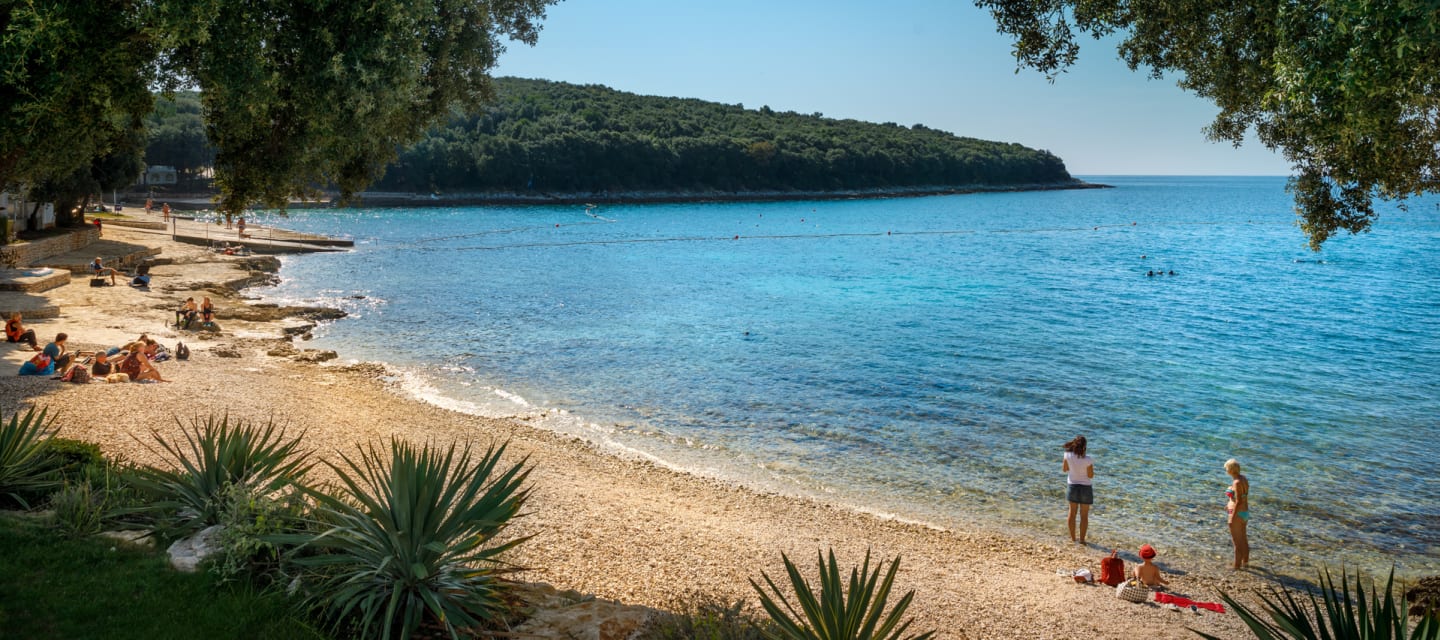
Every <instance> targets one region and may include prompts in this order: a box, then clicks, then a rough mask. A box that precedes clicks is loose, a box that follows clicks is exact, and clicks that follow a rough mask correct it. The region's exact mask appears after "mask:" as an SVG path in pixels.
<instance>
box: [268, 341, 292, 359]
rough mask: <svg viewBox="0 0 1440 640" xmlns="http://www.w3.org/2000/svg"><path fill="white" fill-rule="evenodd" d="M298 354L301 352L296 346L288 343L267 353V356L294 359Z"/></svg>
mask: <svg viewBox="0 0 1440 640" xmlns="http://www.w3.org/2000/svg"><path fill="white" fill-rule="evenodd" d="M298 353H300V350H299V349H296V348H295V345H292V344H290V343H288V342H286V343H284V344H280V345H277V346H276V347H275V348H274V349H271V350H269V351H266V352H265V355H268V356H275V357H277V358H289V357H293V356H294V355H296V354H298Z"/></svg>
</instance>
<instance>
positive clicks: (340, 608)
mask: <svg viewBox="0 0 1440 640" xmlns="http://www.w3.org/2000/svg"><path fill="white" fill-rule="evenodd" d="M504 452H505V447H504V446H503V445H502V446H500V447H499V448H496V447H491V448H489V449H487V450H486V451H485V453H484V455H482V456H480V457H479V458H478V459H472V456H471V452H470V447H469V446H468V445H467V446H465V447H464V448H460V449H457V447H456V445H454V444H452V445H450V447H449V449H447V450H444V451H440V450H436V449H431V448H429V447H424V448H417V447H415V446H413V445H410V444H408V443H406V442H404V441H401V440H398V439H397V440H391V442H390V451H389V455H385V454H383V453H382V452H381V451H378V450H376V448H375V447H374V446H373V445H371V446H369V447H362V448H361V451H360V456H359V458H358V459H351V458H349V457H346V456H341V460H342V464H332V463H329V462H326V464H327V465H329V466H330V467H331V468H332V469H334V471H335V474H336V475H337V476H338V477H339V480H340V485H341V486H342V487H344V489H345V490H346V492H347V494H348V495H345V496H341V497H337V496H333V495H329V494H327V493H325V492H323V491H319V490H313V489H312V490H309V491H308V492H309V493H310V495H311V497H312V498H313V499H314V500H315V503H316V508H317V513H316V517H315V525H317V530H318V533H314V534H291V535H282V536H276V537H275V539H276V540H277V541H279V542H283V543H297V542H298V543H301V545H302V547H301V548H300V550H301V551H315V552H318V553H315V554H313V555H299V554H297V557H295V559H294V560H295V562H296V563H297V564H300V565H301V566H306V567H310V568H312V569H314V570H315V573H314V574H313V578H314V582H313V584H310V585H309V588H308V590H309V593H308V595H307V599H308V600H309V602H310V604H311V605H314V606H318V607H321V608H323V609H326V610H328V611H329V613H330V614H331V615H332V617H333V618H335V620H336V622H337V624H344V623H347V622H348V623H357V624H358V625H359V626H360V627H362V628H363V629H364V630H365V632H366V634H367V635H368V636H372V637H373V636H376V635H378V636H382V637H384V638H391V637H394V636H398V637H400V638H409V637H410V636H411V634H413V633H414V632H415V631H416V629H417V628H419V627H420V625H421V624H422V623H434V624H440V625H442V626H443V627H444V628H445V629H446V630H447V631H448V632H449V633H450V635H451V637H452V638H453V637H458V636H457V629H459V628H465V627H474V626H478V625H480V624H482V623H484V622H485V621H491V620H494V619H496V618H497V616H498V615H499V614H500V613H502V612H503V611H504V610H505V602H504V599H503V598H502V595H503V594H502V588H501V585H500V583H499V580H498V578H499V576H500V574H501V573H503V572H504V571H505V568H504V566H503V565H502V564H501V560H500V555H501V554H503V553H504V552H506V551H508V550H509V549H511V548H513V547H514V546H515V545H518V544H520V543H521V542H523V541H525V540H526V539H527V538H519V539H515V540H511V541H508V542H505V543H503V544H497V543H496V540H495V539H496V536H497V535H498V534H499V533H500V532H501V531H503V530H504V529H505V528H506V526H507V524H508V523H509V521H510V519H511V518H513V517H515V516H516V515H518V514H519V513H520V508H521V506H522V505H523V504H524V503H525V500H526V498H527V497H528V496H529V490H528V489H522V488H521V484H522V483H523V482H524V481H525V479H526V478H527V477H528V476H529V474H530V471H529V470H528V469H525V468H524V466H525V460H521V461H520V462H519V463H516V464H514V465H512V466H510V467H509V468H508V469H505V470H503V471H500V470H499V468H500V458H501V456H502V455H503V454H504Z"/></svg>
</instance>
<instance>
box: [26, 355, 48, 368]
mask: <svg viewBox="0 0 1440 640" xmlns="http://www.w3.org/2000/svg"><path fill="white" fill-rule="evenodd" d="M30 364H33V365H35V368H36V369H39V370H40V371H44V370H46V369H49V368H50V356H48V355H45V354H43V353H37V354H35V357H33V358H31V359H30Z"/></svg>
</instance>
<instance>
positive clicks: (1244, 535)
mask: <svg viewBox="0 0 1440 640" xmlns="http://www.w3.org/2000/svg"><path fill="white" fill-rule="evenodd" d="M1087 444H1088V443H1087V442H1086V440H1085V436H1075V438H1074V439H1072V440H1070V441H1069V442H1066V443H1065V444H1064V445H1062V447H1061V448H1062V449H1064V451H1065V453H1064V456H1063V458H1062V460H1063V461H1062V462H1061V470H1062V471H1064V472H1065V474H1066V485H1067V492H1066V500H1067V501H1068V502H1069V504H1070V513H1069V516H1068V517H1067V518H1066V524H1067V526H1068V527H1069V530H1070V541H1071V542H1076V543H1079V544H1085V534H1086V531H1087V529H1089V525H1090V506H1091V505H1092V504H1094V503H1095V492H1094V488H1093V486H1092V482H1093V480H1094V478H1095V460H1094V459H1093V458H1091V457H1090V456H1089V455H1088V454H1087V453H1086V450H1085V449H1086V446H1087ZM1225 473H1227V474H1229V476H1230V487H1229V488H1228V489H1226V490H1225V499H1226V504H1225V513H1226V514H1227V515H1226V519H1225V521H1226V526H1227V527H1228V528H1229V530H1230V542H1231V545H1232V546H1233V547H1234V549H1235V562H1234V567H1233V568H1234V569H1236V570H1240V569H1245V568H1248V567H1249V566H1250V538H1249V536H1248V532H1247V525H1248V524H1249V521H1250V480H1249V479H1248V478H1246V477H1245V475H1244V474H1243V473H1241V472H1240V462H1239V461H1237V460H1235V459H1233V458H1232V459H1230V460H1227V461H1226V462H1225ZM1077 516H1078V518H1077ZM1077 520H1078V522H1077ZM1147 553H1148V556H1147ZM1140 557H1141V559H1142V560H1143V561H1144V564H1142V565H1141V566H1140V567H1137V568H1136V578H1138V579H1140V581H1141V582H1143V583H1144V584H1145V585H1146V586H1149V587H1157V586H1162V585H1164V584H1165V582H1166V581H1165V580H1164V578H1163V577H1162V576H1161V575H1160V571H1159V569H1158V568H1157V567H1155V566H1154V564H1153V563H1151V562H1150V560H1151V559H1152V558H1154V557H1155V549H1154V548H1153V547H1151V546H1150V545H1148V544H1147V545H1145V546H1143V547H1141V548H1140Z"/></svg>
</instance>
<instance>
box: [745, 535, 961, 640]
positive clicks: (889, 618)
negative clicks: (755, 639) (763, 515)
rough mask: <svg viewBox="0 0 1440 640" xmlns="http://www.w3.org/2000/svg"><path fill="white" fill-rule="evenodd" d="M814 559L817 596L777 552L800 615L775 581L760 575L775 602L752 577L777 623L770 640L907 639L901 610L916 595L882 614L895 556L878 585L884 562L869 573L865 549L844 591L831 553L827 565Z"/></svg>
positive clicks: (913, 639)
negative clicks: (818, 591)
mask: <svg viewBox="0 0 1440 640" xmlns="http://www.w3.org/2000/svg"><path fill="white" fill-rule="evenodd" d="M816 556H817V560H818V564H819V567H820V594H819V596H816V594H815V592H814V590H813V589H811V588H810V584H809V583H807V582H806V581H805V577H804V576H802V575H800V570H799V569H798V568H796V566H795V563H793V562H791V561H790V558H788V557H786V556H785V554H783V553H782V554H780V558H781V559H783V560H784V561H785V571H786V573H788V574H790V587H791V588H792V589H793V590H794V591H795V600H796V601H797V602H798V604H799V606H800V611H796V610H795V606H794V605H792V604H791V603H790V599H789V598H787V597H786V596H785V592H783V591H781V590H780V588H779V587H777V586H775V581H773V580H771V579H770V576H768V575H766V574H765V573H764V572H761V574H760V576H761V577H762V578H764V579H765V584H766V585H767V586H769V587H770V592H771V593H773V594H775V597H774V598H772V597H771V596H770V594H768V593H766V592H765V590H764V589H762V588H761V587H760V585H759V584H757V583H756V582H755V581H754V580H753V579H752V580H751V581H750V586H752V587H754V588H755V591H757V592H759V594H760V606H762V607H764V608H765V612H766V613H768V614H769V615H770V619H771V620H773V621H774V622H775V625H776V626H775V628H774V629H772V630H768V631H767V635H768V636H769V637H771V638H775V639H776V640H872V639H875V640H899V639H900V638H904V637H905V635H904V634H905V631H906V629H909V628H910V623H911V622H913V620H905V621H904V622H903V623H902V622H901V620H902V618H904V616H905V610H906V609H908V608H910V601H911V600H913V599H914V598H915V592H914V591H910V592H909V593H906V594H905V595H904V597H902V598H900V601H899V602H896V603H895V606H894V607H893V608H892V609H890V613H889V614H888V615H887V614H886V613H885V602H886V600H888V599H889V598H890V589H891V587H892V586H894V584H895V574H896V573H898V572H899V571H900V557H899V556H896V558H895V561H894V562H892V563H891V564H890V571H888V572H886V574H885V580H884V581H880V571H881V569H883V568H884V566H885V563H883V562H881V563H880V564H878V565H876V566H875V570H874V571H873V572H872V571H870V551H869V550H868V549H867V550H866V551H865V563H864V564H863V565H861V567H860V568H859V569H856V568H853V567H852V568H851V569H850V582H849V588H848V589H844V588H843V587H845V583H844V582H843V581H842V580H841V576H840V567H839V566H838V565H837V564H836V563H835V550H834V549H831V550H830V559H829V561H828V562H827V561H826V559H825V557H824V556H823V555H821V554H819V553H816ZM777 598H778V603H777V600H776V599H777ZM781 605H783V606H784V608H783V609H782V608H781ZM933 635H935V632H934V631H928V632H925V633H922V634H920V635H915V636H909V637H908V639H907V640H928V639H929V638H930V637H931V636H933Z"/></svg>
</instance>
